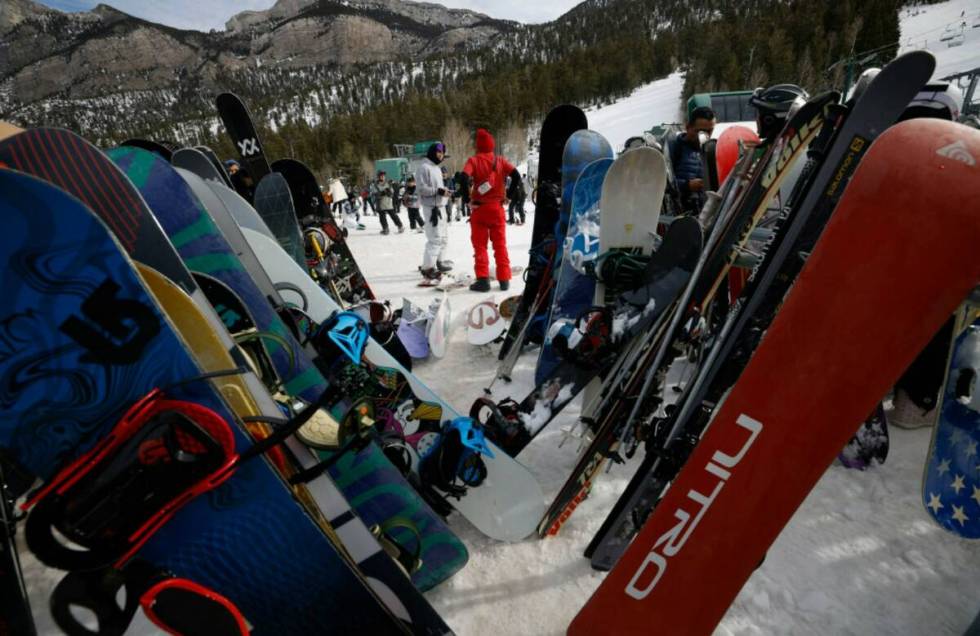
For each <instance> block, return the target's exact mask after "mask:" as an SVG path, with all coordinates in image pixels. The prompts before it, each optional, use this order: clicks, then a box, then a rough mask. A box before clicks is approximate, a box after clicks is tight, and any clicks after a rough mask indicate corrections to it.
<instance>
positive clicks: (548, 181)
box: [498, 104, 589, 377]
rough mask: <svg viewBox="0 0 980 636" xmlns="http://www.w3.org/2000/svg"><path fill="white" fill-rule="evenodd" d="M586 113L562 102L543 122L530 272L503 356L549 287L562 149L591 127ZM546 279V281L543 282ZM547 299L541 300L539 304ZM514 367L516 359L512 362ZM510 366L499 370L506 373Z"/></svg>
mask: <svg viewBox="0 0 980 636" xmlns="http://www.w3.org/2000/svg"><path fill="white" fill-rule="evenodd" d="M588 125H589V124H588V119H587V118H586V116H585V113H584V112H582V110H581V109H580V108H578V107H576V106H572V105H570V104H562V105H560V106H556V107H555V108H552V109H551V111H550V112H549V113H548V114H547V116H545V118H544V122H543V123H542V124H541V138H540V146H539V149H538V178H537V181H536V182H535V183H537V184H538V185H537V189H536V190H535V198H534V225H533V227H532V229H531V249H530V252H529V254H530V256H529V258H528V264H527V273H526V275H525V277H524V281H525V283H524V293H523V294H522V296H521V302H520V304H519V305H518V307H517V311H516V312H515V314H514V318H513V319H512V320H511V323H510V327H509V328H508V330H507V336H506V337H505V338H504V343H503V344H502V345H501V347H500V354H499V355H498V359H499V360H505V359H507V357H508V353H510V350H511V348H513V347H514V346H515V345H516V346H517V347H518V352H517V353H519V349H520V347H521V346H522V343H523V340H524V337H525V336H524V334H526V333H527V330H526V329H525V328H524V327H525V323H526V322H527V317H528V313H529V311H530V310H531V306H532V305H534V304H535V299H536V298H537V297H538V296H539V295H540V294H541V293H542V292H543V291H545V290H544V289H542V284H544V286H545V287H547V285H548V282H547V281H548V280H550V276H549V275H548V272H549V268H550V266H551V263H552V257H553V256H554V252H555V249H556V245H555V242H554V231H555V224H556V223H557V222H558V217H559V215H560V214H561V210H560V206H561V164H562V153H563V152H564V150H565V143H566V142H567V141H568V138H569V137H571V136H572V134H573V133H574V132H575V131H577V130H584V129H586V128H588ZM543 281H544V283H543ZM541 304H543V303H539V305H538V306H539V307H540V306H541ZM519 336H520V338H519ZM515 360H516V359H515ZM510 366H511V368H512V367H513V363H511V364H510ZM509 373H510V369H503V370H501V371H500V372H498V375H499V376H501V377H506V376H507V375H508V374H509Z"/></svg>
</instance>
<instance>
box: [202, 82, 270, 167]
mask: <svg viewBox="0 0 980 636" xmlns="http://www.w3.org/2000/svg"><path fill="white" fill-rule="evenodd" d="M215 105H216V106H217V107H218V116H220V117H221V121H222V122H223V123H224V125H225V130H227V131H228V136H230V137H231V141H232V143H233V144H234V145H235V150H237V151H238V155H239V156H240V157H241V158H242V163H243V164H244V165H245V169H246V170H248V173H249V175H251V177H252V179H253V181H255V183H258V182H259V181H261V180H262V177H264V176H265V175H267V174H269V173H270V172H272V168H270V167H269V161H268V159H266V158H265V152H264V150H263V148H262V144H261V142H260V141H259V133H258V132H256V130H255V124H254V123H252V115H251V114H249V112H248V108H246V107H245V104H244V103H243V102H242V100H241V99H240V98H239V97H238V95H235V94H234V93H221V94H220V95H218V97H217V99H215Z"/></svg>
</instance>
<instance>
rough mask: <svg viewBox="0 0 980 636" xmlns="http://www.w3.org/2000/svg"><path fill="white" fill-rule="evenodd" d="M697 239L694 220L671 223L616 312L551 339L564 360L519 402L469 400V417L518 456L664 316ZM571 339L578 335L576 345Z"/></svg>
mask: <svg viewBox="0 0 980 636" xmlns="http://www.w3.org/2000/svg"><path fill="white" fill-rule="evenodd" d="M701 242H702V236H701V226H700V224H699V223H698V221H697V219H694V218H692V217H685V218H683V219H679V220H678V221H677V222H675V223H673V224H672V225H671V226H670V228H668V230H667V234H666V235H665V236H664V240H663V245H662V246H661V247H660V249H659V250H658V251H656V252H654V254H653V256H651V257H650V260H649V262H648V263H647V267H646V270H645V272H644V276H643V280H644V282H643V284H642V285H641V286H640V287H637V288H636V289H634V290H632V291H629V292H626V293H624V294H622V295H621V296H620V301H619V304H618V306H617V308H616V309H615V311H613V312H609V311H607V310H605V309H596V310H594V311H593V312H591V313H590V314H589V315H588V316H586V317H583V319H582V320H581V321H580V323H585V326H584V328H585V333H584V334H582V332H581V326H578V327H576V329H575V332H576V333H574V334H571V335H569V336H555V337H554V339H553V342H554V343H555V346H556V349H557V350H558V351H559V352H561V356H562V357H563V358H564V359H563V360H562V362H561V364H559V365H558V367H557V368H556V369H555V371H554V372H553V373H552V374H551V376H549V378H548V379H547V380H546V381H545V382H543V383H542V384H540V385H539V386H537V387H535V388H534V389H533V390H532V391H531V393H530V394H528V396H527V397H525V398H524V400H523V401H521V402H520V403H517V402H515V401H513V400H505V401H503V402H501V403H500V404H496V405H495V404H493V403H492V402H491V401H490V400H488V399H485V398H481V399H479V400H477V401H476V403H474V404H473V408H472V409H471V411H470V415H471V417H474V418H476V419H478V420H480V421H482V422H483V423H484V425H485V427H486V432H487V435H488V436H489V437H490V438H491V439H493V441H494V442H495V443H496V444H497V445H498V446H500V447H501V448H502V449H504V451H506V452H507V453H508V454H509V455H511V456H512V457H514V456H517V454H518V453H520V452H521V450H522V449H523V448H524V447H525V446H527V444H528V443H530V441H531V440H532V439H534V436H535V435H537V434H538V433H539V432H541V430H543V429H544V427H545V426H546V425H547V424H548V423H549V422H550V421H551V420H552V419H553V418H554V416H555V415H557V414H558V413H559V412H560V411H561V409H562V408H564V407H565V405H566V404H568V403H569V402H570V401H571V400H572V399H573V398H574V397H575V396H576V395H578V393H579V392H580V391H581V390H582V389H584V388H585V387H586V385H588V384H589V383H590V382H591V381H592V379H593V378H596V377H601V376H604V375H605V374H606V373H607V372H608V371H609V369H610V368H612V367H613V366H614V365H615V363H616V361H617V359H618V358H619V355H620V354H621V353H622V352H624V351H629V346H628V344H629V343H631V342H632V341H633V339H634V338H635V337H636V336H637V335H638V334H642V333H644V332H645V331H647V330H649V329H650V328H652V327H653V326H654V325H655V324H656V323H657V322H658V321H659V320H661V319H662V318H663V317H664V316H667V315H669V312H668V309H669V308H670V307H671V306H672V305H673V304H674V301H675V300H676V298H677V296H678V295H679V294H680V293H681V291H682V290H683V289H684V288H685V287H686V285H687V283H688V280H689V279H690V277H691V272H692V271H693V269H694V264H695V263H696V262H697V261H698V257H699V256H700V253H701ZM615 325H622V327H614V326H615ZM614 329H616V330H615V331H614ZM576 337H580V338H581V339H580V340H579V341H578V342H577V343H576V342H575V341H574V338H576ZM624 345H627V346H624Z"/></svg>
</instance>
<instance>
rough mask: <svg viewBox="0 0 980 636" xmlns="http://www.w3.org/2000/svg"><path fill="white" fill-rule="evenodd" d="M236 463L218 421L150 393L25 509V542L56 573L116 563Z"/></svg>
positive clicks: (231, 443)
mask: <svg viewBox="0 0 980 636" xmlns="http://www.w3.org/2000/svg"><path fill="white" fill-rule="evenodd" d="M237 458H238V456H237V455H236V453H235V440H234V436H233V434H232V431H231V428H230V426H229V424H228V423H227V422H226V421H225V420H224V419H223V418H222V417H221V416H219V415H218V414H217V413H215V412H214V411H212V410H211V409H209V408H207V407H204V406H201V405H199V404H194V403H192V402H184V401H180V400H174V399H168V398H167V397H165V395H164V394H163V392H162V391H159V390H155V391H153V392H151V393H150V394H148V395H147V396H146V397H144V398H143V399H142V400H140V401H139V402H137V403H136V404H134V405H133V406H132V407H131V408H130V410H129V411H128V412H127V413H126V414H125V415H124V416H123V417H122V419H121V421H120V422H119V424H117V425H116V427H115V428H114V429H113V431H112V432H111V433H110V434H109V435H108V436H106V437H105V438H104V439H103V440H102V441H101V442H100V443H99V444H97V445H96V446H95V447H94V448H92V449H91V450H90V451H88V452H87V453H85V454H84V455H82V456H81V457H79V458H78V459H77V460H75V461H74V462H73V463H72V464H70V465H68V466H67V467H65V468H64V469H62V470H61V472H59V473H58V474H57V475H56V476H55V477H54V478H53V479H52V480H51V481H50V483H49V484H48V485H47V486H45V487H44V489H42V490H41V492H40V493H38V494H37V495H36V496H35V497H33V498H32V499H31V500H30V501H29V502H27V503H26V504H25V505H24V507H25V509H30V510H31V513H30V515H29V516H28V518H27V524H26V526H25V537H26V539H27V543H28V545H29V546H30V548H31V551H33V552H34V554H36V555H37V557H38V559H40V560H41V561H42V562H44V563H45V564H47V565H49V566H52V567H56V568H59V569H63V570H69V571H70V570H81V569H91V568H96V567H101V566H104V565H106V564H109V563H115V564H117V565H120V564H122V563H124V562H125V561H126V560H127V559H128V558H129V557H130V556H131V555H132V554H133V553H134V552H136V550H138V549H139V547H140V546H141V545H142V544H143V543H145V542H146V541H147V540H148V539H149V538H150V537H151V536H152V535H153V533H154V532H155V531H156V530H157V529H159V528H160V527H161V526H162V525H163V524H164V523H165V522H166V521H167V520H168V519H170V517H172V516H173V514H174V513H175V512H176V511H177V510H178V509H179V508H180V507H181V506H182V505H183V504H185V503H186V502H188V501H190V500H191V499H193V498H194V497H196V496H198V495H200V494H201V493H204V492H207V491H209V490H212V489H214V488H216V487H217V486H219V485H220V484H221V483H223V482H224V481H225V480H226V479H228V478H229V477H230V476H231V474H232V470H231V468H232V467H233V466H234V464H235V462H236V460H237ZM55 530H57V531H58V532H59V533H60V534H61V535H62V536H64V537H65V538H67V539H68V540H70V541H71V542H73V543H75V544H77V545H79V546H81V547H82V548H83V549H82V550H76V549H73V548H70V547H68V546H67V545H66V544H64V543H62V542H61V541H59V540H58V539H57V538H56V535H55V532H54V531H55Z"/></svg>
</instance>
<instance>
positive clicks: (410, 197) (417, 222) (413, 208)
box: [402, 177, 425, 232]
mask: <svg viewBox="0 0 980 636" xmlns="http://www.w3.org/2000/svg"><path fill="white" fill-rule="evenodd" d="M402 203H404V204H405V207H406V208H407V209H408V224H409V226H410V227H411V228H412V229H413V230H415V231H416V232H422V228H423V227H425V222H424V221H423V220H422V215H421V214H419V195H418V192H416V191H415V177H409V178H408V182H407V183H406V185H405V194H404V195H403V196H402Z"/></svg>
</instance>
